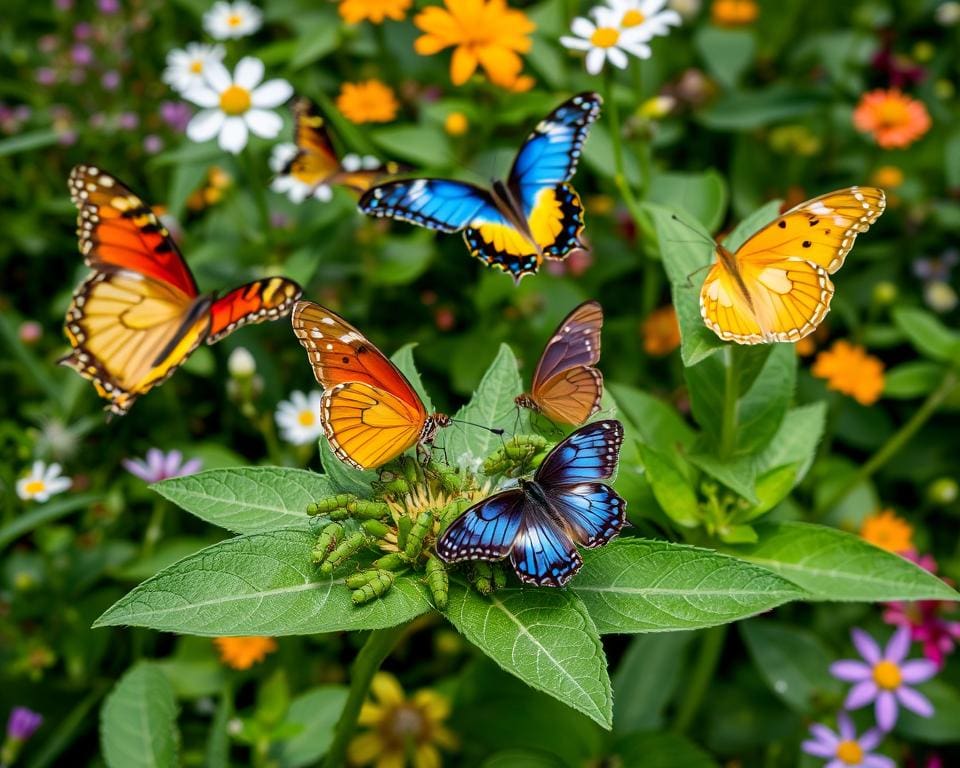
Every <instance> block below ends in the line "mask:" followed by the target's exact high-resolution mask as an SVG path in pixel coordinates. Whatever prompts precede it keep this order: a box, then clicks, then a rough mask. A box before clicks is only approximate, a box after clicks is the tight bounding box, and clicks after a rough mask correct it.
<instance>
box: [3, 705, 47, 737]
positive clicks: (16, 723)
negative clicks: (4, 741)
mask: <svg viewBox="0 0 960 768" xmlns="http://www.w3.org/2000/svg"><path fill="white" fill-rule="evenodd" d="M41 725H43V715H41V714H39V713H38V712H34V711H33V710H32V709H28V708H27V707H14V708H13V709H12V710H11V711H10V717H9V719H8V720H7V738H8V739H12V740H14V741H26V740H27V739H29V738H30V737H31V736H33V734H34V733H35V732H36V730H37V728H39V727H40V726H41Z"/></svg>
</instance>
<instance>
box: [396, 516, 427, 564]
mask: <svg viewBox="0 0 960 768" xmlns="http://www.w3.org/2000/svg"><path fill="white" fill-rule="evenodd" d="M432 529H433V510H432V509H425V510H424V511H423V512H421V513H420V515H419V517H417V521H416V522H415V523H414V524H413V527H412V528H411V529H410V532H409V533H408V534H407V541H406V543H405V544H404V547H403V553H404V554H405V555H406V556H407V558H408V559H409V560H411V561H414V560H416V559H417V558H418V557H420V552H421V551H422V550H423V540H424V539H425V538H426V536H427V533H429V532H430V531H431V530H432Z"/></svg>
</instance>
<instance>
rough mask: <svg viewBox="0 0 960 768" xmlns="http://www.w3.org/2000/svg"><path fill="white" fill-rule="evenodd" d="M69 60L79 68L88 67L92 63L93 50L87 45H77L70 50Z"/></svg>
mask: <svg viewBox="0 0 960 768" xmlns="http://www.w3.org/2000/svg"><path fill="white" fill-rule="evenodd" d="M70 58H71V59H72V60H73V63H74V64H76V65H77V66H79V67H88V66H90V65H91V64H92V63H93V50H91V48H90V46H89V45H85V44H84V43H77V44H76V45H75V46H73V48H71V49H70Z"/></svg>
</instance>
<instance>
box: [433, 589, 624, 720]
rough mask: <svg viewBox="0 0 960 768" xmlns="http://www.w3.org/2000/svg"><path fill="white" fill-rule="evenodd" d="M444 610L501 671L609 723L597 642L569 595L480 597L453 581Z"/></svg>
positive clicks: (609, 699) (606, 681) (509, 592)
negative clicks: (445, 609) (503, 670)
mask: <svg viewBox="0 0 960 768" xmlns="http://www.w3.org/2000/svg"><path fill="white" fill-rule="evenodd" d="M446 614H447V618H449V619H450V621H451V622H452V623H453V625H454V626H455V627H456V628H457V629H458V630H460V632H461V633H463V635H464V636H465V637H466V638H467V639H468V640H469V641H470V642H471V643H473V644H474V645H476V646H477V647H478V648H479V649H480V650H482V651H483V652H484V653H485V654H487V656H489V657H490V658H491V659H493V660H494V661H495V662H497V664H499V665H500V666H501V667H503V669H505V670H506V671H507V672H509V673H510V674H512V675H516V676H517V677H518V678H520V679H521V680H523V681H524V682H525V683H527V685H530V686H532V687H533V688H536V689H538V690H541V691H543V692H544V693H548V694H550V695H551V696H554V697H556V698H557V699H559V700H560V701H562V702H563V703H564V704H566V705H567V706H570V707H573V708H574V709H577V710H579V711H580V712H583V713H584V714H585V715H587V716H588V717H590V718H591V719H593V720H595V721H596V722H598V723H599V724H600V725H602V726H603V727H604V728H608V729H609V728H610V727H611V725H612V722H613V696H612V693H611V688H610V678H609V676H608V675H607V662H606V658H605V657H604V654H603V645H602V644H601V643H600V636H599V635H598V634H597V628H596V626H594V623H593V620H592V619H591V618H590V614H589V613H587V609H586V608H585V607H584V605H583V603H582V602H581V601H580V598H578V597H577V596H576V595H575V594H573V593H572V592H570V591H569V590H555V589H520V588H515V589H505V590H502V591H500V592H495V593H494V594H492V595H490V596H489V597H486V598H484V597H481V596H480V595H478V594H477V593H476V592H475V591H474V590H472V589H470V588H468V587H466V586H464V585H463V584H461V583H459V582H456V581H454V582H452V583H451V584H450V602H449V604H448V606H447V611H446Z"/></svg>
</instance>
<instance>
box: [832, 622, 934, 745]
mask: <svg viewBox="0 0 960 768" xmlns="http://www.w3.org/2000/svg"><path fill="white" fill-rule="evenodd" d="M851 634H852V636H853V645H854V647H855V648H856V649H857V651H858V652H859V653H860V656H861V657H862V658H863V661H858V660H853V659H847V660H844V661H837V662H834V663H833V664H831V665H830V673H831V674H832V675H833V676H834V677H836V678H837V679H839V680H843V681H844V682H847V683H855V685H854V686H853V688H851V689H850V692H849V693H848V694H847V698H846V701H844V703H843V706H844V708H845V709H860V707H865V706H866V705H867V704H870V703H871V702H875V710H876V717H877V725H879V726H880V727H881V728H882V729H883V730H885V731H889V730H890V729H891V728H893V726H894V725H896V723H897V710H898V703H899V704H902V705H903V706H904V707H906V708H907V709H909V710H910V711H911V712H915V713H916V714H918V715H920V716H921V717H930V716H931V715H932V714H933V705H932V704H931V703H930V701H929V699H927V697H926V696H924V695H923V694H922V693H920V692H919V691H916V690H914V689H913V688H910V687H909V685H914V684H916V683H923V682H926V681H927V680H929V679H930V678H931V677H933V676H934V675H936V674H937V665H936V664H934V663H933V662H932V661H930V660H929V659H911V660H910V661H904V659H905V658H906V656H907V654H908V653H909V652H910V630H909V629H907V628H905V627H901V628H900V629H898V630H897V631H896V632H894V633H893V637H891V638H890V641H889V642H888V643H887V647H886V648H885V649H884V650H883V651H882V652H881V650H880V646H879V645H877V643H876V641H875V640H874V639H873V638H872V637H870V635H868V634H867V633H866V632H864V631H863V630H862V629H854V630H853V631H852V633H851ZM908 684H909V685H908Z"/></svg>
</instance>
